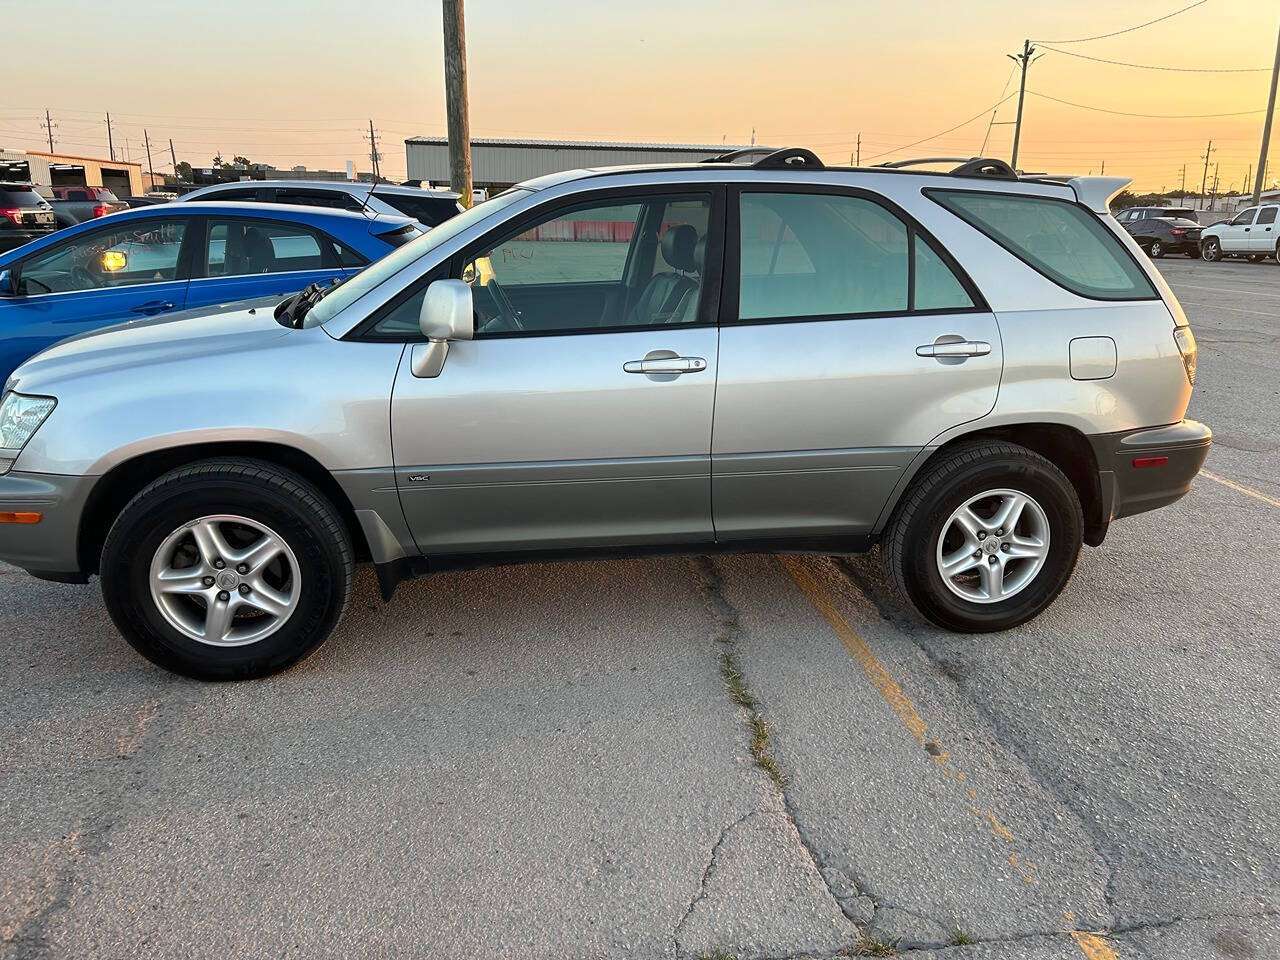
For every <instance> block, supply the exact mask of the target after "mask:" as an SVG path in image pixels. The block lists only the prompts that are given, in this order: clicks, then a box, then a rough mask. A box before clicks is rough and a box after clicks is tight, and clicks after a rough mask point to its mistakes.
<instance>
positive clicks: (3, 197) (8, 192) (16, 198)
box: [0, 187, 44, 210]
mask: <svg viewBox="0 0 1280 960" xmlns="http://www.w3.org/2000/svg"><path fill="white" fill-rule="evenodd" d="M42 206H44V200H43V199H42V198H41V196H40V194H38V193H36V192H35V191H34V190H32V189H31V188H29V187H0V207H9V208H11V209H12V208H15V207H21V208H22V209H23V210H34V209H36V208H37V207H42Z"/></svg>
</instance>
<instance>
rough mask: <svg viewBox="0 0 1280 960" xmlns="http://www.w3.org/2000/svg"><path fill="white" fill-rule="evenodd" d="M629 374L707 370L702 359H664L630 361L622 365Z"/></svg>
mask: <svg viewBox="0 0 1280 960" xmlns="http://www.w3.org/2000/svg"><path fill="white" fill-rule="evenodd" d="M622 369H623V370H624V371H626V372H627V373H698V372H699V371H701V370H705V369H707V361H706V360H704V359H702V357H663V358H660V359H656V360H628V361H627V362H626V363H624V364H623V365H622Z"/></svg>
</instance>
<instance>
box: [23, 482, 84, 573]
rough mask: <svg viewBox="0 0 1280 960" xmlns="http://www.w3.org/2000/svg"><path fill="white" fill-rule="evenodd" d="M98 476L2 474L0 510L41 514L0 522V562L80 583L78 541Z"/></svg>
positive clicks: (30, 571)
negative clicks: (17, 521) (31, 518)
mask: <svg viewBox="0 0 1280 960" xmlns="http://www.w3.org/2000/svg"><path fill="white" fill-rule="evenodd" d="M97 479H98V478H97V477H73V476H63V475H59V474H52V473H20V472H18V471H13V472H10V473H8V474H5V475H4V476H0V513H7V512H16V513H30V512H37V513H39V514H41V519H40V522H39V523H24V524H15V523H0V561H3V562H5V563H11V564H13V565H14V566H17V567H22V569H24V570H26V571H27V572H28V573H30V574H32V575H33V576H36V577H39V578H41V579H42V580H59V581H62V582H65V583H84V582H85V581H86V580H87V579H88V578H87V577H86V576H85V574H84V573H83V572H81V569H80V558H79V556H78V554H79V550H78V549H77V541H78V538H79V531H80V517H81V515H82V514H83V512H84V506H85V502H86V501H87V500H88V499H89V491H90V490H91V489H92V488H93V484H94V482H95V481H96V480H97Z"/></svg>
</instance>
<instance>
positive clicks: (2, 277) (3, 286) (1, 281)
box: [0, 267, 18, 297]
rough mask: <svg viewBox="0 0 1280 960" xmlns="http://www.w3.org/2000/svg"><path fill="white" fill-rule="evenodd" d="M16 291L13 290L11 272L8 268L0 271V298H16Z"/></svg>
mask: <svg viewBox="0 0 1280 960" xmlns="http://www.w3.org/2000/svg"><path fill="white" fill-rule="evenodd" d="M17 295H18V291H17V290H15V289H13V271H12V270H10V269H9V268H8V267H5V268H4V269H3V270H0V297H16V296H17Z"/></svg>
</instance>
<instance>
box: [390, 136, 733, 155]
mask: <svg viewBox="0 0 1280 960" xmlns="http://www.w3.org/2000/svg"><path fill="white" fill-rule="evenodd" d="M404 142H405V143H406V144H412V143H419V144H423V145H427V146H440V145H447V144H448V143H449V138H448V137H408V138H406V139H405V141H404ZM471 145H472V146H473V147H536V148H540V149H544V150H545V149H548V148H549V149H553V150H650V151H663V150H670V151H671V152H673V153H689V152H691V151H697V152H705V153H713V154H714V153H728V152H729V151H730V150H745V149H747V148H746V147H745V146H740V145H737V144H732V143H624V142H621V141H616V140H519V139H510V138H506V137H473V138H472V139H471Z"/></svg>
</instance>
